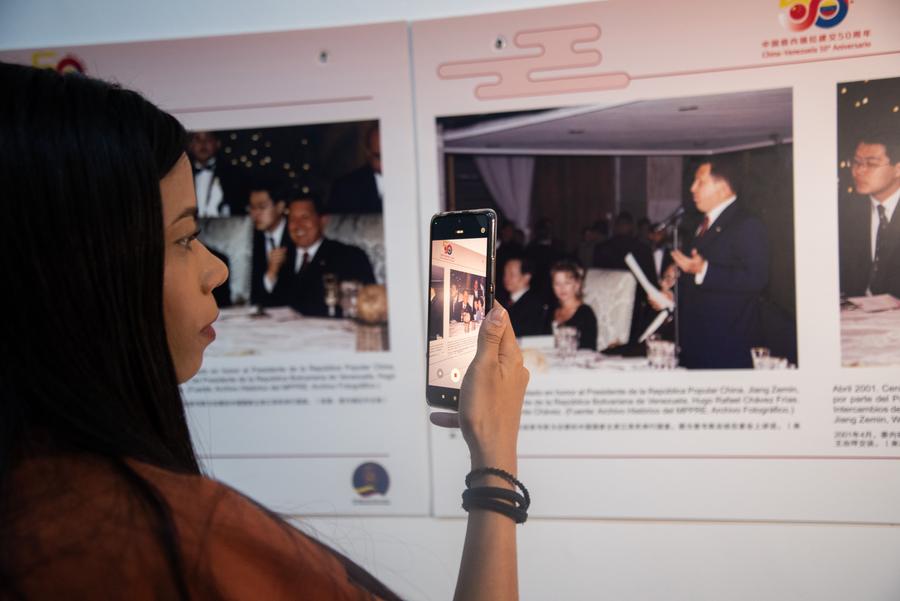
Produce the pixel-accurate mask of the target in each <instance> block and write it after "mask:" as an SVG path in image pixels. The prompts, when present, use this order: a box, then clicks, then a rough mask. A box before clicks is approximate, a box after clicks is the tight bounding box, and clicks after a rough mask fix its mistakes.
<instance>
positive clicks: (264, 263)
mask: <svg viewBox="0 0 900 601" xmlns="http://www.w3.org/2000/svg"><path fill="white" fill-rule="evenodd" d="M188 156H189V157H190V159H191V163H192V166H193V171H194V186H195V190H196V194H197V210H198V214H199V223H200V228H201V233H200V240H201V241H202V242H203V243H204V244H205V245H206V246H207V247H208V248H209V249H210V251H211V252H213V253H214V254H215V255H216V256H218V257H219V258H221V259H222V260H223V261H224V262H225V263H226V264H227V265H228V269H229V271H230V274H231V275H230V277H229V279H228V282H227V283H226V284H225V285H224V286H222V287H220V288H217V289H216V290H215V296H216V300H217V302H218V304H219V310H220V315H219V319H218V321H217V322H216V324H215V327H216V331H217V338H216V341H215V343H213V345H211V346H210V348H209V350H208V351H207V353H208V354H210V355H211V356H247V355H261V354H272V353H294V352H322V351H354V350H357V351H384V350H388V339H387V294H386V289H385V250H384V249H385V245H384V227H383V222H382V214H383V211H382V202H383V198H382V196H383V195H382V182H381V141H380V133H379V128H378V122H377V121H361V122H349V123H326V124H314V125H298V126H285V127H269V128H253V129H235V130H220V131H193V132H191V133H190V135H189V140H188Z"/></svg>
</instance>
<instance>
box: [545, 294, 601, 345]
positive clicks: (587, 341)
mask: <svg viewBox="0 0 900 601" xmlns="http://www.w3.org/2000/svg"><path fill="white" fill-rule="evenodd" d="M554 313H555V311H552V310H551V311H547V317H546V321H545V322H544V334H552V333H553V314H554ZM556 325H557V326H558V327H563V326H567V327H572V328H575V329H576V330H578V348H580V349H583V348H584V349H591V350H592V351H596V350H597V317H596V316H595V315H594V310H593V309H591V308H590V307H589V306H588V305H586V304H585V303H581V305H580V306H579V307H578V309H576V310H575V313H573V314H572V317H570V318H569V320H568V321H566V322H563V323H558V324H556Z"/></svg>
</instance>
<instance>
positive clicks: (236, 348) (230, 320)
mask: <svg viewBox="0 0 900 601" xmlns="http://www.w3.org/2000/svg"><path fill="white" fill-rule="evenodd" d="M255 313H256V308H255V307H231V308H227V309H222V310H221V311H220V313H219V319H218V320H217V321H216V323H215V326H214V327H215V329H216V340H215V342H213V343H212V344H211V345H210V346H209V348H208V349H207V350H206V354H207V355H208V356H212V357H242V356H250V355H263V354H270V353H290V352H296V351H304V352H308V351H353V350H354V349H355V348H356V324H355V323H354V322H353V321H352V320H350V319H333V318H328V317H306V316H303V315H300V314H299V313H297V312H296V311H294V310H293V309H291V308H290V307H273V308H269V309H266V312H265V314H264V315H255Z"/></svg>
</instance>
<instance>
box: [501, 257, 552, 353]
mask: <svg viewBox="0 0 900 601" xmlns="http://www.w3.org/2000/svg"><path fill="white" fill-rule="evenodd" d="M532 273H533V269H532V267H531V261H529V260H528V259H527V258H525V257H511V258H509V259H508V260H507V261H506V266H505V267H504V269H503V286H504V288H506V290H507V291H508V292H509V299H508V300H507V305H506V310H507V311H508V312H509V321H510V323H512V327H513V332H515V333H516V336H539V335H541V334H542V333H543V328H544V318H545V315H546V311H547V304H546V303H545V302H544V300H543V299H542V298H541V296H540V295H539V294H538V293H537V292H535V291H534V290H532V289H531V277H532Z"/></svg>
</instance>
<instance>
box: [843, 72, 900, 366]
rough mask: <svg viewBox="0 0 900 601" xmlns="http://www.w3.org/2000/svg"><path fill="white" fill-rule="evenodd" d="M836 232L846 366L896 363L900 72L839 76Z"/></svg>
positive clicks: (899, 339) (899, 353) (899, 358)
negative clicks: (844, 79) (891, 75)
mask: <svg viewBox="0 0 900 601" xmlns="http://www.w3.org/2000/svg"><path fill="white" fill-rule="evenodd" d="M837 100H838V237H839V259H840V293H841V355H842V363H843V365H844V366H846V367H856V366H888V365H894V366H896V365H900V211H897V205H898V204H900V113H898V109H897V106H898V104H900V77H894V78H889V79H879V80H867V81H856V82H847V83H841V84H838V86H837Z"/></svg>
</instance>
